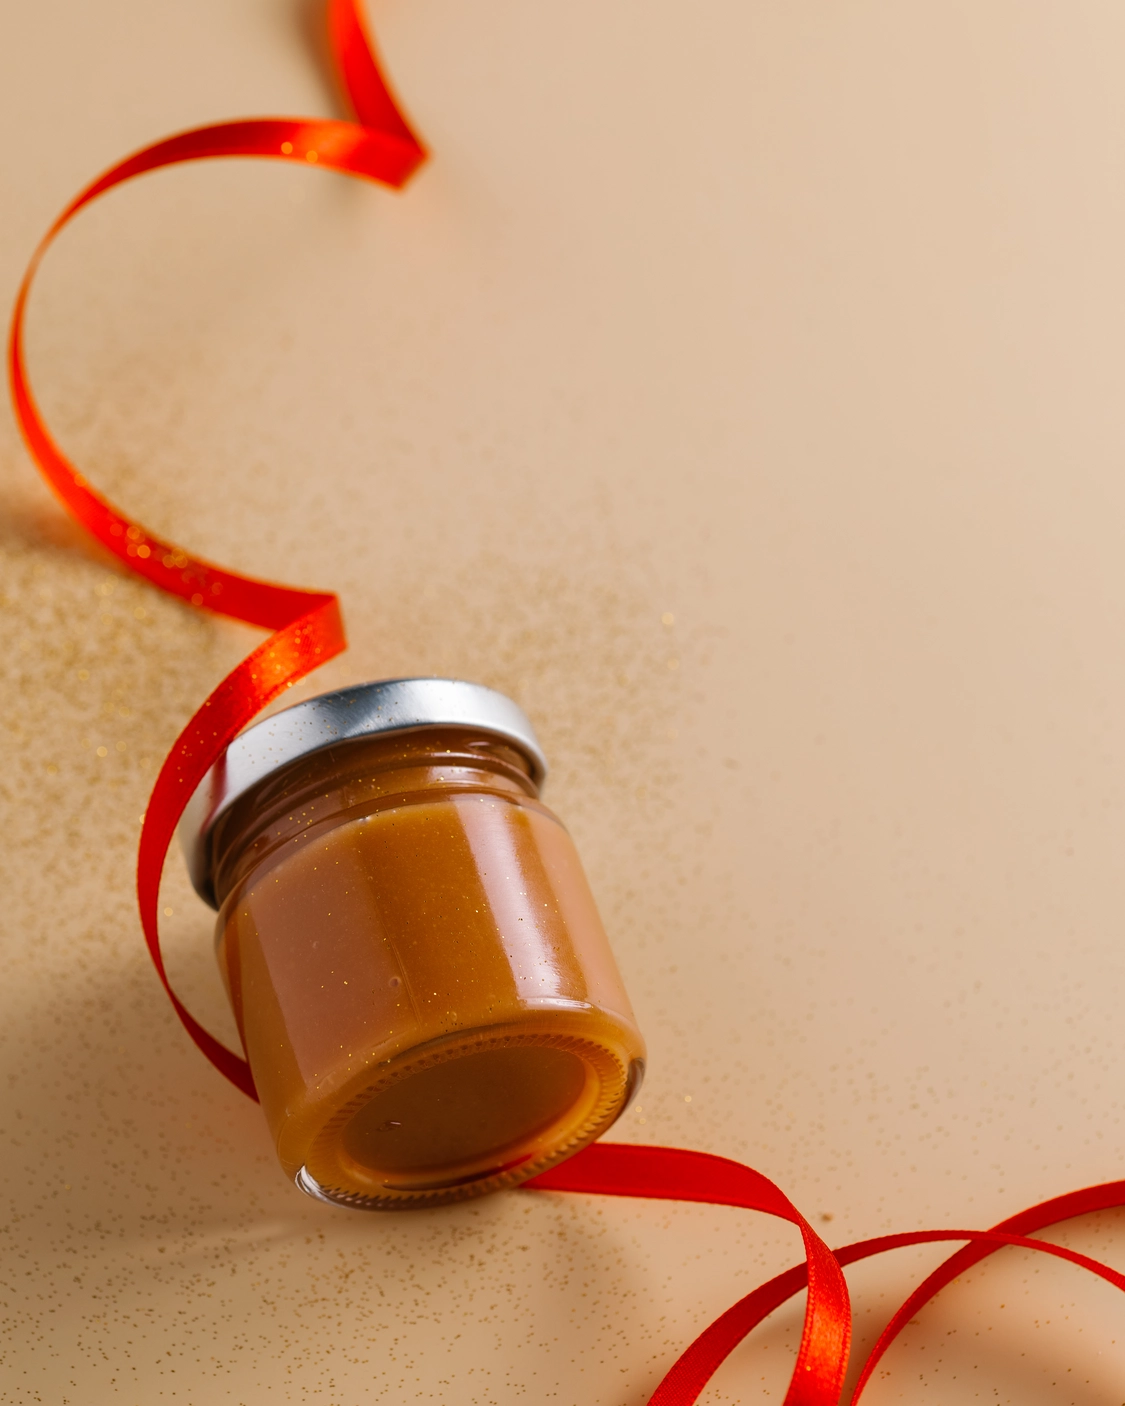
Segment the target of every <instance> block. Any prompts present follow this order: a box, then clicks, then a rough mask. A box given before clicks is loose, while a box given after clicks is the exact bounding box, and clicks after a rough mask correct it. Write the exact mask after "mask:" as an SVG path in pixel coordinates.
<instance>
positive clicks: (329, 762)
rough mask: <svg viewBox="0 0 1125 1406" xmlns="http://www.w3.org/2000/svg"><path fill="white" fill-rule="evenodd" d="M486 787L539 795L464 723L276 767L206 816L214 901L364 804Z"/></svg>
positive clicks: (525, 770) (503, 752)
mask: <svg viewBox="0 0 1125 1406" xmlns="http://www.w3.org/2000/svg"><path fill="white" fill-rule="evenodd" d="M459 792H474V793H480V792H486V793H490V794H493V795H497V796H501V797H504V798H505V799H508V800H511V801H515V802H517V803H520V802H527V801H531V802H534V801H535V800H537V798H538V795H539V792H538V788H537V787H536V785H535V782H534V781H533V780H532V777H531V769H530V766H529V764H528V762H527V760H526V758H525V757H524V756H523V755H522V754H521V753H520V752H518V751H517V750H516V749H515V748H514V747H511V746H508V745H507V744H505V743H504V742H502V741H500V740H499V739H498V738H496V737H493V736H490V735H489V734H488V733H483V732H478V731H476V730H474V729H470V728H445V727H443V728H436V727H426V728H416V729H412V730H410V731H403V732H391V733H384V734H381V735H377V736H374V737H364V738H357V739H355V740H352V741H349V742H346V743H344V744H342V745H341V746H339V747H333V748H328V749H325V750H324V751H320V752H316V753H314V754H313V755H312V756H309V757H305V758H302V759H301V760H300V761H297V762H293V763H291V764H290V765H289V766H286V767H282V768H279V769H278V770H277V771H276V772H274V773H272V774H271V775H270V776H268V777H266V778H265V779H264V780H263V781H262V782H260V783H259V784H258V785H257V786H255V787H254V788H253V789H252V790H250V791H248V792H247V793H246V794H245V795H244V796H241V797H239V799H238V801H237V802H236V803H235V804H234V805H233V806H231V808H230V810H229V811H227V812H226V813H225V814H224V815H222V816H220V818H219V819H218V820H217V821H216V823H215V825H214V827H213V828H212V830H211V833H210V836H209V837H208V844H209V846H210V849H211V864H212V872H213V874H214V888H215V897H216V900H217V901H218V903H219V904H220V905H221V904H222V903H223V902H224V900H225V899H226V898H227V896H228V895H229V894H230V892H231V891H232V890H233V889H234V888H235V887H236V886H238V885H239V884H241V883H242V882H244V881H245V880H246V879H248V878H249V877H250V876H251V875H252V874H253V873H254V872H255V871H257V870H259V869H264V868H267V867H270V866H271V862H276V861H277V860H278V859H279V858H280V857H281V854H282V853H283V852H284V849H285V846H286V845H287V844H290V843H291V842H292V841H293V840H295V839H297V838H299V837H300V836H302V835H304V836H307V837H308V838H310V839H311V838H312V836H313V835H314V834H317V833H321V832H324V831H327V830H331V829H334V828H335V827H336V826H338V825H342V824H346V823H347V822H348V821H350V820H358V819H361V818H362V817H363V816H365V815H370V814H372V813H373V812H374V811H377V810H383V809H390V808H391V807H393V806H395V805H398V804H409V803H410V802H414V801H417V800H419V799H421V798H422V796H421V795H420V793H425V798H426V799H430V798H433V799H438V798H439V797H441V796H446V795H456V794H457V793H459Z"/></svg>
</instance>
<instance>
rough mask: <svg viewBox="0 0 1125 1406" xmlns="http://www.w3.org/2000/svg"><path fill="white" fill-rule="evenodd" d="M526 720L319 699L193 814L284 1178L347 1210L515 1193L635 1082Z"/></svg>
mask: <svg viewBox="0 0 1125 1406" xmlns="http://www.w3.org/2000/svg"><path fill="white" fill-rule="evenodd" d="M545 774H546V765H545V762H544V759H543V756H542V753H541V751H540V749H539V745H538V743H537V741H536V739H535V735H534V733H533V731H532V729H531V725H530V723H529V722H528V721H527V719H526V717H525V716H524V715H523V713H522V712H521V711H520V710H519V709H518V708H517V707H516V705H515V704H514V703H512V702H511V700H509V699H507V698H505V697H504V696H503V695H502V694H498V693H495V692H493V691H492V690H491V689H486V688H483V687H481V686H480V685H477V684H470V683H464V682H461V681H458V680H450V679H402V680H391V681H388V682H382V683H373V684H365V685H362V686H360V687H358V688H354V689H349V690H343V691H340V692H338V693H331V694H325V695H322V696H321V697H320V698H314V699H311V700H309V701H308V702H305V703H300V704H297V705H296V706H295V707H293V708H289V709H286V710H285V711H284V712H281V713H277V714H275V715H274V716H272V717H270V718H267V719H265V720H264V721H263V722H261V723H258V724H256V725H255V726H254V727H252V728H249V729H248V730H247V731H246V732H244V733H243V734H242V735H241V736H240V737H238V738H236V739H235V741H234V742H233V743H231V745H230V747H229V748H228V749H227V752H226V754H225V756H224V757H223V758H222V759H221V760H220V761H219V762H218V763H217V764H216V766H215V767H214V768H213V769H212V771H211V772H210V773H209V774H208V776H207V777H206V778H205V780H204V782H203V784H202V785H201V786H200V788H199V790H198V791H197V793H196V795H195V797H193V800H192V803H191V805H190V806H189V807H188V810H187V811H186V812H185V817H184V821H183V824H182V830H181V834H182V838H183V841H184V848H185V852H186V854H187V858H188V864H189V868H190V870H191V874H192V880H193V883H194V884H195V887H196V889H197V891H198V892H199V893H200V894H201V895H202V896H203V897H204V898H205V899H207V900H208V902H210V903H211V904H212V905H213V906H215V907H217V908H218V910H219V919H218V925H217V930H216V941H217V953H218V959H219V966H220V968H221V971H222V974H223V979H224V981H225V983H226V987H227V991H228V994H229V996H230V1000H231V1005H232V1007H233V1010H234V1014H235V1018H236V1020H237V1022H238V1029H239V1032H240V1034H241V1036H242V1042H243V1045H244V1047H245V1050H246V1056H247V1059H248V1060H249V1062H250V1068H251V1070H252V1072H253V1075H254V1082H255V1084H256V1085H257V1089H258V1094H259V1096H260V1098H261V1102H262V1108H263V1111H264V1113H265V1116H266V1119H267V1121H268V1123H269V1126H270V1129H271V1131H272V1133H273V1136H274V1141H275V1144H276V1147H277V1152H278V1156H279V1158H280V1160H281V1164H282V1166H283V1167H284V1169H285V1171H286V1172H287V1173H288V1174H289V1175H290V1176H291V1177H293V1178H294V1180H295V1181H296V1183H297V1185H298V1186H299V1187H300V1188H301V1189H302V1190H303V1191H306V1192H308V1193H309V1194H311V1195H313V1196H316V1197H318V1198H320V1199H323V1200H328V1201H332V1202H335V1203H337V1204H341V1205H346V1206H353V1207H357V1208H361V1209H386V1208H394V1207H408V1206H417V1205H433V1204H436V1203H438V1202H442V1201H454V1200H461V1199H463V1198H465V1197H469V1196H477V1195H481V1194H483V1193H485V1192H489V1191H494V1190H497V1189H498V1188H500V1187H502V1186H512V1185H515V1184H516V1183H518V1182H520V1181H523V1180H524V1179H525V1178H527V1177H530V1176H533V1175H535V1173H537V1172H540V1171H542V1170H544V1169H545V1168H546V1167H548V1166H550V1165H551V1164H553V1163H554V1162H557V1161H559V1160H560V1159H562V1158H564V1157H566V1156H569V1155H570V1154H571V1153H573V1152H576V1151H577V1150H578V1149H579V1148H580V1147H582V1146H584V1145H585V1144H586V1143H588V1142H590V1141H591V1140H592V1139H594V1138H596V1137H597V1136H598V1135H599V1134H600V1133H602V1132H604V1131H605V1129H606V1128H607V1127H608V1126H609V1125H610V1124H611V1123H612V1122H613V1121H614V1120H615V1119H616V1118H617V1117H618V1116H619V1115H620V1113H621V1112H622V1111H623V1110H624V1108H625V1106H626V1105H627V1103H628V1101H629V1099H630V1098H631V1097H632V1095H633V1093H634V1092H635V1090H636V1088H637V1086H638V1084H639V1082H640V1078H641V1076H642V1074H643V1070H644V1054H645V1049H644V1041H643V1040H642V1038H641V1035H640V1032H639V1030H638V1029H637V1025H636V1020H635V1018H634V1016H633V1013H632V1010H631V1008H630V1005H629V1001H628V997H627V996H626V995H625V991H624V988H623V986H622V984H621V978H620V976H619V974H618V971H617V967H616V964H615V962H614V960H613V955H612V953H611V951H610V948H609V943H608V940H607V938H606V935H605V931H604V929H603V927H602V924H601V921H600V919H599V917H598V913H597V909H596V908H595V906H594V900H593V897H592V895H591V893H590V889H589V885H588V884H587V882H586V878H585V875H584V874H583V871H582V866H581V863H580V861H579V858H578V855H577V852H576V850H575V847H574V842H573V841H572V840H571V838H570V835H569V834H568V833H567V831H566V830H565V829H564V828H563V826H562V824H561V823H560V821H559V820H558V819H557V818H556V816H555V815H554V814H552V812H551V811H550V810H548V809H547V807H546V806H545V805H543V803H542V802H541V801H540V800H539V788H540V786H541V784H542V781H543V778H544V776H545Z"/></svg>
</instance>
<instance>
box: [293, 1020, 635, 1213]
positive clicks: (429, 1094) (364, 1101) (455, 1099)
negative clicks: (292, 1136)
mask: <svg viewBox="0 0 1125 1406" xmlns="http://www.w3.org/2000/svg"><path fill="white" fill-rule="evenodd" d="M439 1044H440V1047H439V1048H437V1049H434V1048H433V1047H431V1048H430V1049H429V1050H428V1051H427V1053H426V1054H425V1055H424V1056H422V1057H421V1058H416V1059H413V1060H410V1061H404V1062H403V1064H402V1065H401V1067H400V1068H398V1069H396V1070H394V1071H393V1072H391V1073H389V1074H388V1076H387V1077H385V1078H384V1079H383V1080H382V1081H381V1082H380V1084H379V1085H378V1086H376V1087H374V1088H371V1087H369V1088H368V1089H366V1090H364V1091H363V1092H362V1093H361V1094H359V1095H358V1096H356V1097H354V1098H352V1099H351V1100H349V1102H348V1104H347V1105H346V1106H345V1107H344V1108H342V1109H340V1110H339V1111H338V1112H337V1113H336V1115H335V1116H334V1117H333V1118H332V1119H331V1120H330V1122H329V1123H328V1124H327V1125H326V1127H325V1128H324V1129H323V1131H322V1132H321V1134H320V1135H319V1137H318V1138H317V1139H316V1141H315V1143H314V1145H313V1147H312V1149H311V1150H310V1154H309V1157H308V1161H307V1163H306V1165H305V1166H303V1167H302V1168H301V1169H300V1171H299V1172H298V1174H297V1177H296V1183H297V1185H298V1186H299V1187H300V1188H301V1190H303V1191H306V1192H307V1193H309V1194H310V1195H313V1196H315V1197H317V1198H318V1199H320V1200H326V1201H332V1202H334V1203H336V1204H340V1205H345V1206H350V1207H359V1208H369V1209H372V1210H380V1209H391V1208H395V1207H403V1208H405V1207H408V1206H411V1205H415V1206H417V1205H436V1204H440V1203H442V1202H447V1201H459V1200H464V1199H466V1198H468V1197H471V1196H479V1195H484V1194H485V1193H486V1192H490V1191H495V1190H497V1189H498V1188H499V1187H501V1186H512V1185H516V1184H517V1183H519V1182H521V1181H523V1180H525V1179H526V1178H527V1177H530V1176H534V1175H535V1174H536V1173H537V1172H540V1171H543V1170H545V1168H546V1167H548V1166H550V1165H551V1164H552V1163H554V1162H557V1161H559V1160H560V1159H561V1158H563V1157H565V1156H568V1155H569V1154H570V1153H572V1152H575V1151H577V1150H578V1148H579V1147H581V1146H583V1145H584V1144H586V1143H587V1142H590V1141H591V1140H592V1139H593V1138H595V1137H597V1136H598V1135H599V1133H601V1132H603V1131H604V1130H605V1129H606V1128H607V1127H608V1126H609V1124H610V1123H612V1122H613V1121H614V1119H615V1118H616V1117H617V1115H618V1114H619V1113H620V1112H621V1110H622V1108H623V1107H624V1105H625V1102H626V1097H627V1091H628V1086H629V1085H630V1084H631V1082H632V1080H631V1079H630V1078H629V1075H628V1071H627V1070H626V1069H625V1067H624V1066H623V1064H622V1063H621V1061H620V1060H619V1059H618V1058H617V1057H616V1056H615V1055H614V1054H612V1053H611V1052H610V1051H609V1050H607V1049H605V1048H604V1047H602V1046H599V1045H596V1044H594V1043H592V1042H588V1041H584V1040H580V1039H575V1038H574V1037H572V1036H566V1035H559V1036H555V1037H552V1036H551V1035H549V1034H548V1035H545V1034H543V1033H539V1034H533V1035H523V1036H520V1035H514V1034H509V1035H507V1036H500V1037H496V1036H492V1037H491V1038H489V1037H483V1038H482V1037H479V1036H478V1037H477V1038H475V1039H471V1040H465V1039H464V1038H463V1037H462V1038H460V1039H457V1040H451V1041H449V1042H439Z"/></svg>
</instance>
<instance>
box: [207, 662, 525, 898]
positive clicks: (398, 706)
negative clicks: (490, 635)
mask: <svg viewBox="0 0 1125 1406" xmlns="http://www.w3.org/2000/svg"><path fill="white" fill-rule="evenodd" d="M419 727H471V728H474V729H475V730H477V731H480V732H489V733H492V734H493V736H495V737H501V738H503V739H504V741H505V742H509V743H511V744H512V745H513V746H514V747H515V748H516V749H517V750H518V751H519V752H521V753H522V754H523V756H524V757H525V758H526V759H527V762H528V766H529V768H530V771H531V779H532V781H534V782H535V784H536V786H541V785H542V784H543V781H544V779H545V777H546V775H547V759H546V757H544V755H543V751H542V749H541V748H540V746H539V741H538V739H537V738H536V736H535V731H534V729H533V728H532V726H531V723H530V722H529V721H528V720H527V716H526V714H525V713H524V711H523V709H522V708H519V707H518V706H517V705H516V704H515V703H513V702H512V700H511V699H510V698H506V697H505V696H504V694H502V693H497V692H496V691H495V689H491V688H485V687H484V685H483V684H479V683H466V682H465V681H464V680H463V679H380V680H378V681H376V682H375V683H364V684H357V685H356V687H354V688H342V689H339V690H337V691H336V692H334V693H322V694H320V696H319V697H317V698H309V699H306V700H305V702H303V703H295V704H294V705H293V707H292V708H285V709H284V710H283V711H282V712H280V713H273V714H271V716H270V717H268V718H263V720H262V721H261V722H260V723H255V724H254V725H253V727H248V728H247V729H246V731H245V732H242V733H240V734H239V735H238V736H237V737H236V738H235V739H234V741H233V742H232V743H231V744H230V746H229V747H228V748H227V749H226V751H225V752H224V753H223V755H222V756H221V757H220V758H219V759H218V761H217V762H216V763H215V764H214V766H213V767H212V768H211V770H210V771H209V772H208V773H207V775H206V776H205V777H204V778H203V780H202V781H201V782H200V783H199V786H198V788H197V789H196V792H195V794H194V795H193V796H192V798H191V800H190V801H189V802H188V803H187V806H186V807H185V809H184V813H183V818H182V819H181V821H180V825H179V835H180V844H181V846H182V847H183V851H184V858H185V859H186V860H187V867H188V873H189V874H190V876H191V882H192V885H193V887H194V888H195V891H196V893H198V894H199V896H200V898H202V899H205V900H206V902H208V903H209V904H210V905H211V906H212V908H217V907H218V904H217V903H216V902H215V890H214V885H213V875H212V872H211V871H212V855H211V844H210V840H211V831H212V830H213V829H214V826H215V823H216V821H217V820H218V819H219V817H220V816H222V815H223V814H225V813H226V811H228V810H229V809H230V807H231V806H232V805H234V803H235V801H237V800H238V799H239V797H240V796H244V795H245V794H246V793H247V791H249V790H250V789H251V788H252V787H254V786H256V785H257V784H258V783H259V782H260V781H263V780H265V778H266V777H267V776H270V775H272V774H273V773H274V772H275V771H278V770H279V769H280V768H281V767H283V766H288V764H289V763H290V762H295V761H297V760H299V759H300V758H301V757H308V756H311V755H312V754H313V753H314V752H322V751H326V750H327V749H328V748H329V747H336V746H339V744H340V743H342V742H354V741H356V740H358V739H359V738H363V737H374V736H375V735H377V734H378V733H381V732H403V731H406V730H407V729H410V728H419Z"/></svg>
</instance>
